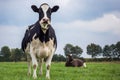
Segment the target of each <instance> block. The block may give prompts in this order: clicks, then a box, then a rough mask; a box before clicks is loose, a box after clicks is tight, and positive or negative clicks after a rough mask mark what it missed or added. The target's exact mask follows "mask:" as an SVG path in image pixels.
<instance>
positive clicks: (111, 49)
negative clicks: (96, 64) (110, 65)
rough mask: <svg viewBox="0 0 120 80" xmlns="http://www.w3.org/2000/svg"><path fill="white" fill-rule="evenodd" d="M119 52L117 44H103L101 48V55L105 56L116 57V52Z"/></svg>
mask: <svg viewBox="0 0 120 80" xmlns="http://www.w3.org/2000/svg"><path fill="white" fill-rule="evenodd" d="M118 53H119V44H116V45H115V44H111V45H110V46H109V45H105V47H104V48H103V57H106V58H110V59H113V58H118V55H119V54H118Z"/></svg>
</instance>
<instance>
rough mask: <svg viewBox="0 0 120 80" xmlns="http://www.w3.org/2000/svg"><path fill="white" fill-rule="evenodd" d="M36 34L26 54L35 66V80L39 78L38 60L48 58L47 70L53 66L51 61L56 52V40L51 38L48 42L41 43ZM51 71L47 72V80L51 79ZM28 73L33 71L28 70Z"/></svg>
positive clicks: (28, 45)
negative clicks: (37, 71)
mask: <svg viewBox="0 0 120 80" xmlns="http://www.w3.org/2000/svg"><path fill="white" fill-rule="evenodd" d="M35 36H36V33H35V34H34V36H33V38H32V41H31V42H30V43H28V44H27V48H26V50H25V51H26V52H27V53H29V54H30V56H31V60H32V65H33V77H34V79H36V78H37V74H36V70H37V66H38V62H37V59H38V58H39V59H41V60H42V59H43V58H47V60H46V68H47V67H48V66H50V65H51V60H52V57H53V54H54V52H55V46H54V39H51V38H49V41H48V42H46V43H45V42H41V41H40V40H39V38H36V39H35ZM40 65H41V66H40V74H42V62H41V64H40ZM29 68H30V65H28V69H29ZM49 72H50V70H49V69H47V71H46V78H48V79H50V75H49ZM28 73H31V70H30V69H29V70H28Z"/></svg>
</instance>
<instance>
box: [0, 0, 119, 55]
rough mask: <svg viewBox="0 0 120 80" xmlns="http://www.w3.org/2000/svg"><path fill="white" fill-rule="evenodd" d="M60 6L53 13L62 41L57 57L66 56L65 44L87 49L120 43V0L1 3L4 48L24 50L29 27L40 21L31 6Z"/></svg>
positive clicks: (11, 0) (9, 0) (18, 0)
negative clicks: (91, 46) (94, 44)
mask: <svg viewBox="0 0 120 80" xmlns="http://www.w3.org/2000/svg"><path fill="white" fill-rule="evenodd" d="M44 2H46V3H48V4H49V5H50V6H51V7H53V6H54V5H59V6H60V9H59V10H58V12H56V13H53V14H52V25H53V28H54V29H55V31H56V35H57V39H58V48H57V51H56V53H57V54H64V51H63V48H64V46H65V44H67V43H71V44H73V45H78V46H80V47H81V48H82V49H83V54H82V56H83V57H89V56H88V55H87V54H86V47H87V45H88V44H90V43H96V44H99V45H100V46H102V47H104V45H106V44H115V43H116V42H118V41H120V5H119V3H120V0H0V48H1V47H2V46H4V45H7V46H9V47H10V48H16V47H18V48H20V46H21V40H22V38H23V36H24V32H25V30H26V28H27V26H28V25H31V24H33V23H35V22H36V21H37V20H38V14H37V13H34V12H33V11H32V9H31V5H32V4H35V5H37V6H38V7H39V6H40V4H41V3H44Z"/></svg>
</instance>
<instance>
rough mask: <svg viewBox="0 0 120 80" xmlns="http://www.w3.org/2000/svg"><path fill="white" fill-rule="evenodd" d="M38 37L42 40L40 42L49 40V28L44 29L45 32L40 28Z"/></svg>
mask: <svg viewBox="0 0 120 80" xmlns="http://www.w3.org/2000/svg"><path fill="white" fill-rule="evenodd" d="M39 35H40V37H39V39H40V40H41V41H42V42H45V43H46V42H47V41H49V29H48V30H46V33H44V32H43V31H42V29H40V34H39Z"/></svg>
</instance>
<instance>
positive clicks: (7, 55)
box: [1, 46, 11, 61]
mask: <svg viewBox="0 0 120 80" xmlns="http://www.w3.org/2000/svg"><path fill="white" fill-rule="evenodd" d="M1 54H2V55H3V58H4V60H5V61H9V60H10V54H11V53H10V48H9V47H8V46H3V47H2V48H1Z"/></svg>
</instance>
